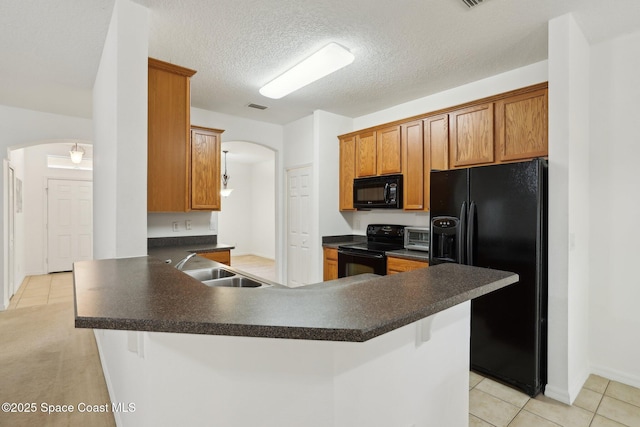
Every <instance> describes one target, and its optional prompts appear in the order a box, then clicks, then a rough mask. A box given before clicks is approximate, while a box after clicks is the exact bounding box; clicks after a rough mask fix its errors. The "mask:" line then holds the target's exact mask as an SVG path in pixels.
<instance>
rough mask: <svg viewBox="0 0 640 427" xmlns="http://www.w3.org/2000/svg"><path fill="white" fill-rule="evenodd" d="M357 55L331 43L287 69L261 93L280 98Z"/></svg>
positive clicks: (337, 67) (331, 71) (334, 69)
mask: <svg viewBox="0 0 640 427" xmlns="http://www.w3.org/2000/svg"><path fill="white" fill-rule="evenodd" d="M354 59H355V57H354V56H353V54H352V53H351V52H349V51H348V50H347V49H345V48H344V47H342V46H340V45H339V44H337V43H329V44H328V45H326V46H325V47H323V48H322V49H320V50H319V51H317V52H316V53H314V54H313V55H311V56H310V57H308V58H307V59H305V60H304V61H302V62H300V63H299V64H298V65H296V66H294V67H293V68H291V69H289V70H288V71H285V72H284V73H283V74H281V75H280V76H278V77H276V78H275V79H273V80H272V81H270V82H269V83H267V84H266V85H264V86H263V87H262V88H260V94H262V95H263V96H266V97H268V98H273V99H280V98H282V97H283V96H286V95H288V94H290V93H291V92H294V91H296V90H298V89H300V88H301V87H304V86H306V85H308V84H309V83H312V82H315V81H316V80H319V79H321V78H323V77H325V76H327V75H329V74H331V73H333V72H335V71H338V70H339V69H341V68H343V67H346V66H347V65H349V64H351V63H352V62H353V60H354Z"/></svg>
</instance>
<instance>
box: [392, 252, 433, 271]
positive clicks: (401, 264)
mask: <svg viewBox="0 0 640 427" xmlns="http://www.w3.org/2000/svg"><path fill="white" fill-rule="evenodd" d="M426 267H429V263H428V262H427V261H417V260H412V259H404V258H397V257H393V256H390V257H387V274H396V273H404V272H405V271H411V270H417V269H419V268H426Z"/></svg>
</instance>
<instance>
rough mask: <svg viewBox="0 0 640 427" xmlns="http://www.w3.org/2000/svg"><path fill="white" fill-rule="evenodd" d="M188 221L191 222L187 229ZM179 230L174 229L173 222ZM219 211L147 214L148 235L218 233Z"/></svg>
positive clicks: (167, 235) (205, 234)
mask: <svg viewBox="0 0 640 427" xmlns="http://www.w3.org/2000/svg"><path fill="white" fill-rule="evenodd" d="M186 221H190V222H191V229H190V230H187V224H186ZM174 222H177V223H178V231H173V223H174ZM217 225H218V213H217V212H208V211H207V212H154V213H149V214H147V237H179V236H207V235H212V234H218V233H217V230H218V228H217Z"/></svg>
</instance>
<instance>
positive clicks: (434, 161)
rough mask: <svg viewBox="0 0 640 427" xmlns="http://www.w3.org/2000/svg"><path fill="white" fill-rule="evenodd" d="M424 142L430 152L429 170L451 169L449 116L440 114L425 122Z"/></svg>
mask: <svg viewBox="0 0 640 427" xmlns="http://www.w3.org/2000/svg"><path fill="white" fill-rule="evenodd" d="M424 141H425V144H426V145H427V146H428V147H429V150H430V162H431V167H430V169H429V170H441V171H442V170H448V169H449V115H448V114H440V115H438V116H433V117H428V118H427V119H425V120H424Z"/></svg>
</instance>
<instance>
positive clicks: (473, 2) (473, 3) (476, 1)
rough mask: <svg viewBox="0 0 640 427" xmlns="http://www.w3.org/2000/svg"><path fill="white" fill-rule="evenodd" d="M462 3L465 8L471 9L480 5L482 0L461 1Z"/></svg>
mask: <svg viewBox="0 0 640 427" xmlns="http://www.w3.org/2000/svg"><path fill="white" fill-rule="evenodd" d="M462 3H464V4H465V5H466V6H469V7H473V6H477V5H479V4H480V3H482V0H462Z"/></svg>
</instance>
